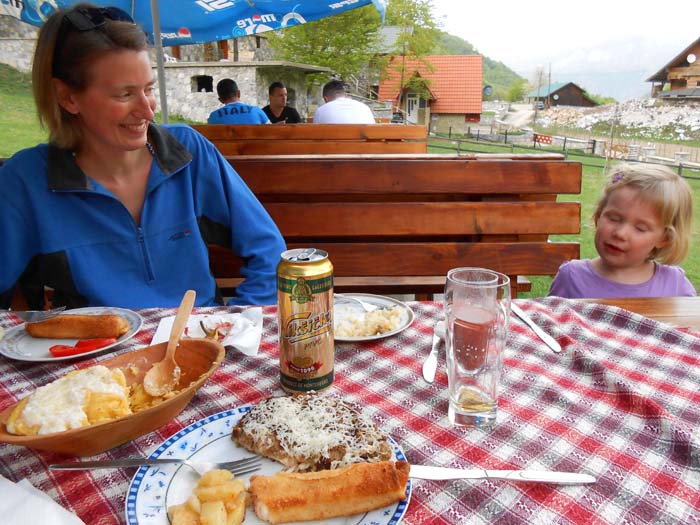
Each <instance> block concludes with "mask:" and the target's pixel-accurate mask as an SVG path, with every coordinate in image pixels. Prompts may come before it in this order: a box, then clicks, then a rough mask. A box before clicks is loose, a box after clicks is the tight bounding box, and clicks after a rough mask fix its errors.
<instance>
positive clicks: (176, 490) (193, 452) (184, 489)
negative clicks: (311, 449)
mask: <svg viewBox="0 0 700 525" xmlns="http://www.w3.org/2000/svg"><path fill="white" fill-rule="evenodd" d="M250 408H251V405H246V406H242V407H239V408H234V409H232V410H226V411H224V412H219V413H218V414H214V415H211V416H209V417H206V418H204V419H201V420H199V421H197V422H196V423H193V424H191V425H190V426H188V427H187V428H184V429H182V430H181V431H180V432H178V433H177V434H175V435H173V436H171V437H170V438H168V439H167V440H166V441H165V442H164V443H163V444H162V445H161V446H160V447H158V449H157V450H156V451H155V452H153V454H151V456H150V457H151V458H159V457H164V458H184V459H192V460H195V461H233V460H235V459H238V458H242V457H246V456H250V452H248V451H247V450H243V449H241V448H239V447H238V446H237V445H236V444H235V443H234V442H233V441H232V440H231V431H232V430H233V427H234V426H235V425H236V423H237V422H238V420H239V419H240V418H241V417H242V416H243V414H245V413H246V412H247V411H248V410H250ZM389 442H390V443H391V445H392V447H393V449H394V454H395V456H396V459H398V460H403V461H405V459H406V457H405V456H404V453H403V451H402V450H401V448H400V447H399V446H398V444H397V443H396V442H395V441H394V440H392V439H391V438H389ZM262 461H263V466H262V468H261V469H260V470H259V471H257V472H255V473H254V474H265V475H273V474H274V473H275V472H278V471H280V470H281V469H282V465H281V464H279V463H277V462H274V461H271V460H268V459H265V458H263V460H262ZM251 475H252V474H248V475H244V476H241V479H243V480H244V481H245V482H246V485H248V479H249V477H250V476H251ZM198 478H199V476H198V475H197V474H196V473H195V472H194V471H193V470H191V469H189V468H188V467H184V466H182V465H159V466H143V467H140V468H139V470H138V472H136V475H135V476H134V478H133V479H132V480H131V485H130V486H129V492H128V494H127V498H126V510H125V513H126V522H127V525H168V523H169V520H168V515H167V508H168V507H169V506H171V505H177V504H179V503H183V502H184V501H185V500H187V498H188V497H189V496H190V495H191V494H192V489H193V488H194V487H195V485H196V483H197V479H198ZM410 498H411V480H409V481H408V485H407V487H406V499H404V500H402V501H400V502H398V503H396V504H393V505H390V506H388V507H385V508H383V509H377V510H373V511H371V512H368V513H366V514H358V515H355V516H348V517H342V518H334V519H331V520H324V521H323V523H324V524H329V525H395V524H397V523H398V522H399V521H400V520H401V518H402V517H403V515H404V513H405V512H406V509H407V508H408V502H409V500H410ZM244 523H245V524H246V525H253V524H258V525H264V524H265V522H264V521H261V520H259V519H258V517H257V516H256V515H255V513H254V512H253V511H252V510H251V509H250V508H249V509H247V511H246V517H245V521H244ZM304 523H305V524H306V525H311V524H314V523H320V522H313V521H307V522H304Z"/></svg>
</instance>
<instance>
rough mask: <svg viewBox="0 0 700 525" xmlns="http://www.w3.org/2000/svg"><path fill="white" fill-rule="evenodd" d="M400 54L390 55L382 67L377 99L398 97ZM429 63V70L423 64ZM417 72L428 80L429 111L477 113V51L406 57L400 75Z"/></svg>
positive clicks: (479, 61) (479, 69) (479, 62)
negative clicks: (384, 67)
mask: <svg viewBox="0 0 700 525" xmlns="http://www.w3.org/2000/svg"><path fill="white" fill-rule="evenodd" d="M400 61H401V57H394V58H393V62H392V64H391V65H389V67H388V68H387V70H386V74H387V75H388V78H387V79H386V80H383V81H382V82H381V83H380V84H379V100H380V101H385V100H394V101H396V100H397V99H398V94H399V84H400V83H401V71H400V68H398V67H397V66H398V65H399V64H400V63H401V62H400ZM425 62H428V63H429V64H431V65H432V69H433V70H432V71H430V70H429V67H428V66H426V65H425ZM416 74H418V75H420V76H421V77H423V78H427V79H429V80H430V84H429V89H430V92H431V93H432V95H433V97H434V99H433V101H432V103H431V109H430V111H431V112H432V113H460V114H467V113H481V89H482V85H481V83H482V57H481V55H433V56H423V57H421V59H420V60H417V59H414V60H406V70H405V73H404V78H405V79H406V80H407V79H409V78H411V77H412V76H414V75H416Z"/></svg>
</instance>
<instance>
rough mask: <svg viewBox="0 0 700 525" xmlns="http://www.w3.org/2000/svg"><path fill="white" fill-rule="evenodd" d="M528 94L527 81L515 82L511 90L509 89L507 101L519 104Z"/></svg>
mask: <svg viewBox="0 0 700 525" xmlns="http://www.w3.org/2000/svg"><path fill="white" fill-rule="evenodd" d="M526 94H527V92H526V85H525V81H524V80H523V79H520V80H517V81H516V82H513V83H512V84H511V86H510V88H508V94H507V95H506V99H507V100H508V102H519V101H521V100H523V99H524V98H525V95H526Z"/></svg>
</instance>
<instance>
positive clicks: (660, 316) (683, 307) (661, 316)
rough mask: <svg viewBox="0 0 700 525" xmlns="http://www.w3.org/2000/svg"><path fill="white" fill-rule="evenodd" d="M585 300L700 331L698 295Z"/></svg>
mask: <svg viewBox="0 0 700 525" xmlns="http://www.w3.org/2000/svg"><path fill="white" fill-rule="evenodd" d="M584 300H585V301H587V302H593V303H599V304H606V305H610V306H619V307H620V308H624V309H625V310H629V311H631V312H635V313H638V314H640V315H643V316H645V317H649V318H650V319H654V320H655V321H660V322H662V323H666V324H669V325H671V326H677V327H681V328H690V329H692V330H698V331H700V297H653V298H626V299H625V298H623V299H584Z"/></svg>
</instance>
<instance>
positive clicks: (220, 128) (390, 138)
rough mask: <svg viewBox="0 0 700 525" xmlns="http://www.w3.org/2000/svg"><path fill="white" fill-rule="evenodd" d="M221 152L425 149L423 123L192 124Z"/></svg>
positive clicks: (253, 153)
mask: <svg viewBox="0 0 700 525" xmlns="http://www.w3.org/2000/svg"><path fill="white" fill-rule="evenodd" d="M192 127H193V128H194V129H196V130H197V131H199V132H200V133H202V134H203V135H204V136H205V137H207V138H208V139H209V140H210V141H212V142H213V143H214V145H215V146H216V147H217V148H218V149H219V151H221V153H222V154H224V155H306V154H343V153H426V152H427V151H428V134H427V130H426V128H425V126H416V125H400V124H286V125H284V126H278V125H269V126H260V125H223V124H206V125H197V126H192Z"/></svg>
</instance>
